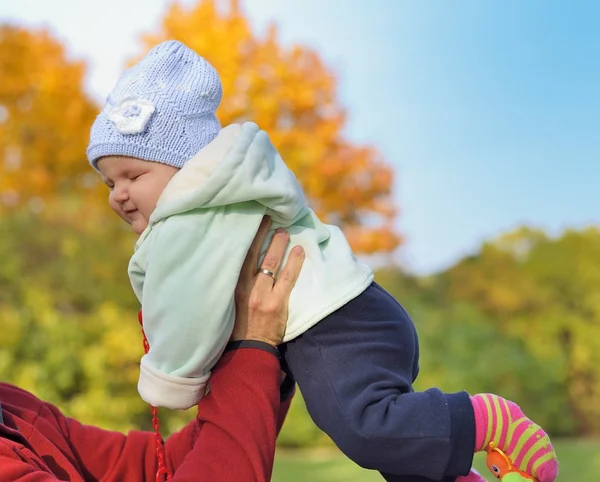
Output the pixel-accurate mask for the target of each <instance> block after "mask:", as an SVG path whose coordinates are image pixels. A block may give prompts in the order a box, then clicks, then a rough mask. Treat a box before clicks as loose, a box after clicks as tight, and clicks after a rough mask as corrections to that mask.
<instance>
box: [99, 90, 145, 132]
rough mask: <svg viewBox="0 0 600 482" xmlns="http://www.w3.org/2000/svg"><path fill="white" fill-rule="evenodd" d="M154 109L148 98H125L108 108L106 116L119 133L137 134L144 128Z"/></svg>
mask: <svg viewBox="0 0 600 482" xmlns="http://www.w3.org/2000/svg"><path fill="white" fill-rule="evenodd" d="M154 111H155V108H154V104H153V103H152V102H150V101H149V100H146V99H138V98H127V99H123V100H122V101H121V102H120V103H119V104H118V105H116V106H114V107H112V108H111V109H110V110H109V112H108V118H109V119H110V120H111V121H112V122H113V123H114V124H115V127H116V128H117V130H118V131H119V132H120V133H121V134H139V133H140V132H144V129H146V125H147V124H148V121H149V120H150V118H151V117H152V114H154Z"/></svg>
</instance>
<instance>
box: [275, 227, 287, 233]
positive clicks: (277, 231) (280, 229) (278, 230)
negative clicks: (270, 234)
mask: <svg viewBox="0 0 600 482" xmlns="http://www.w3.org/2000/svg"><path fill="white" fill-rule="evenodd" d="M285 233H286V231H285V229H284V228H277V229H276V230H275V234H285Z"/></svg>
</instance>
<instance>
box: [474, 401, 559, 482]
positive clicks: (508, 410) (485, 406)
mask: <svg viewBox="0 0 600 482" xmlns="http://www.w3.org/2000/svg"><path fill="white" fill-rule="evenodd" d="M471 402H472V403H473V409H474V411H475V424H476V432H477V433H476V442H475V451H477V452H479V451H481V450H485V449H486V448H487V447H488V446H489V444H490V442H494V446H495V447H497V448H499V449H500V450H502V451H503V452H504V453H505V454H506V455H507V456H508V457H509V458H510V459H511V461H512V463H513V464H514V465H515V466H516V467H518V468H519V469H520V470H521V471H523V472H525V473H527V474H531V475H532V476H533V477H535V478H536V479H538V480H539V482H554V480H555V479H556V476H557V475H558V460H557V459H556V453H555V452H554V449H553V448H552V444H551V443H550V437H549V436H548V434H547V433H546V432H544V431H543V430H542V428H541V427H540V426H539V425H537V424H535V423H534V422H533V421H531V420H530V419H529V418H527V417H526V416H525V414H524V413H523V411H522V410H521V408H520V407H519V406H518V405H517V404H516V403H513V402H510V401H508V400H505V399H504V398H502V397H499V396H498V395H491V394H489V393H486V394H482V395H475V396H474V397H471Z"/></svg>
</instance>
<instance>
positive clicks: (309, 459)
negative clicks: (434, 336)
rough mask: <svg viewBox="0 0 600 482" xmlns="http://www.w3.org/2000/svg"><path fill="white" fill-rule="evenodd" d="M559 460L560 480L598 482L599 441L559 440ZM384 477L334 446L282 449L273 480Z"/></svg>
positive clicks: (352, 481) (350, 481)
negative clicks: (365, 468) (355, 462)
mask: <svg viewBox="0 0 600 482" xmlns="http://www.w3.org/2000/svg"><path fill="white" fill-rule="evenodd" d="M554 445H555V448H556V453H557V454H558V460H559V463H560V474H559V476H558V479H557V482H597V481H598V480H600V475H599V474H600V441H598V440H596V441H591V440H559V441H557V442H556V443H555V444H554ZM480 455H481V454H478V456H477V457H476V460H475V467H476V468H477V470H478V471H479V472H480V473H481V474H482V475H483V476H484V477H486V478H487V480H489V481H490V482H491V481H494V480H496V479H494V478H493V477H492V476H491V475H490V474H489V472H488V470H487V468H485V465H484V462H483V457H482V456H480ZM382 480H383V478H382V477H381V476H380V475H379V474H378V473H376V472H373V471H369V470H364V469H361V468H360V467H358V466H357V465H356V464H354V463H353V462H351V461H350V460H348V459H347V458H345V457H344V456H343V455H342V454H341V453H340V452H339V451H337V450H335V449H321V450H310V451H307V450H297V451H284V450H280V451H279V452H278V453H277V457H276V459H275V470H274V474H273V478H272V481H273V482H321V481H323V482H335V481H344V482H372V481H373V482H375V481H382Z"/></svg>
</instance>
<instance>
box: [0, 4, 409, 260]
mask: <svg viewBox="0 0 600 482" xmlns="http://www.w3.org/2000/svg"><path fill="white" fill-rule="evenodd" d="M225 3H227V2H225ZM228 3H229V4H228V5H224V2H216V1H214V0H204V1H200V2H199V3H197V4H196V5H192V6H191V7H182V6H181V5H179V4H172V5H171V7H170V8H169V10H168V12H167V14H166V16H165V18H164V20H163V22H162V25H161V27H160V29H159V31H158V32H157V33H153V34H148V35H146V36H145V37H144V39H145V44H146V47H147V49H145V50H144V51H143V52H140V56H141V55H143V54H144V53H145V51H147V50H148V49H150V48H151V47H152V46H154V45H156V44H157V43H158V42H160V41H163V40H165V39H177V40H181V41H183V42H184V43H185V44H187V45H188V46H189V47H191V48H193V49H194V50H195V51H197V52H198V53H199V54H201V55H203V56H205V57H206V58H207V59H208V60H209V61H210V62H211V63H212V64H213V65H214V66H215V67H216V68H217V70H218V72H219V73H220V76H221V78H222V82H223V90H224V96H223V102H222V105H221V107H220V109H219V111H218V116H219V118H220V120H221V123H222V124H223V125H227V124H230V123H232V122H242V121H248V120H251V121H253V122H256V123H257V124H258V125H259V126H260V127H261V128H262V129H264V130H266V131H267V132H268V133H269V134H270V136H271V137H272V140H273V142H274V144H275V145H276V147H277V148H278V149H279V150H280V152H281V154H282V157H283V159H284V160H285V161H286V163H287V164H288V166H289V167H290V168H291V169H292V170H293V171H294V172H295V173H296V175H297V177H298V178H299V180H300V181H301V183H302V185H303V187H304V189H305V191H306V193H307V196H308V198H309V200H310V202H311V205H312V207H313V208H314V209H315V210H316V211H317V213H318V214H319V215H320V216H321V218H322V219H323V220H324V221H325V222H328V223H331V224H336V225H339V226H340V227H341V228H342V229H343V230H344V231H345V233H346V235H347V236H348V238H349V240H350V242H351V244H352V246H353V247H354V249H355V250H356V251H357V252H358V253H365V254H372V253H382V252H383V253H386V252H387V253H389V252H391V251H393V250H394V249H395V248H396V247H397V246H398V244H399V241H400V239H399V237H398V235H397V233H396V230H395V227H394V221H395V217H396V207H395V204H394V200H393V197H392V186H393V172H392V169H391V167H390V166H389V164H387V163H386V162H385V161H384V160H383V159H382V158H381V156H380V155H379V153H378V152H377V151H376V150H375V149H374V148H372V147H369V146H357V145H354V144H353V143H352V142H351V141H349V140H348V139H346V138H345V137H344V136H343V129H344V126H345V121H346V113H345V111H344V109H343V107H342V106H341V105H340V103H339V100H338V97H337V88H336V85H337V79H336V77H335V75H334V74H333V72H331V71H330V70H329V69H328V68H327V66H326V65H325V64H324V63H323V62H322V60H321V58H320V57H319V54H318V53H317V52H315V51H313V50H311V49H308V48H305V47H300V46H294V47H284V46H282V45H281V44H280V42H279V40H278V38H277V30H276V28H275V26H271V28H270V29H269V31H268V33H267V35H266V36H265V37H264V38H262V37H260V36H258V35H256V34H255V33H254V32H253V30H252V27H251V25H250V23H249V21H248V19H247V18H246V16H245V15H244V12H243V11H242V10H241V8H240V6H239V4H238V2H236V1H231V2H228ZM217 4H219V5H217ZM224 7H225V8H224ZM198 25H202V28H198ZM0 71H1V72H3V73H7V74H8V75H3V81H2V83H0V121H1V122H0V152H2V153H4V162H3V163H2V164H1V165H0V173H1V176H0V201H1V202H0V209H2V208H4V210H6V209H7V208H9V207H14V206H20V205H23V204H25V203H33V206H34V207H38V208H39V207H40V206H41V205H42V203H43V202H47V201H48V200H50V199H52V198H55V197H56V196H64V195H69V196H72V197H79V198H84V199H86V200H87V201H88V202H89V200H90V198H91V199H95V201H96V204H99V205H101V204H103V203H104V202H105V199H104V196H105V193H104V192H103V191H101V190H100V188H99V187H98V182H97V181H98V179H97V178H96V177H94V176H93V172H92V170H91V168H90V167H89V166H88V164H87V162H86V159H85V147H86V145H87V141H88V139H89V128H90V126H91V123H92V122H93V119H94V117H95V114H96V113H97V111H98V108H99V106H96V105H94V104H93V103H92V101H91V100H90V99H89V98H88V96H87V95H86V93H85V92H84V89H83V80H84V76H85V64H84V63H83V62H81V61H74V60H72V59H70V58H69V56H68V54H67V52H66V51H65V48H64V47H63V46H62V45H61V44H60V42H59V41H57V40H56V39H55V38H53V37H52V35H51V34H49V33H48V32H46V31H44V30H39V31H28V30H25V29H23V28H19V27H13V26H3V27H1V30H0ZM115 80H116V79H115ZM104 94H107V93H104ZM88 205H89V204H88Z"/></svg>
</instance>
